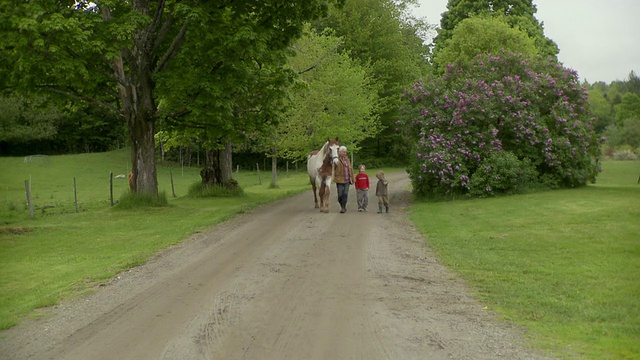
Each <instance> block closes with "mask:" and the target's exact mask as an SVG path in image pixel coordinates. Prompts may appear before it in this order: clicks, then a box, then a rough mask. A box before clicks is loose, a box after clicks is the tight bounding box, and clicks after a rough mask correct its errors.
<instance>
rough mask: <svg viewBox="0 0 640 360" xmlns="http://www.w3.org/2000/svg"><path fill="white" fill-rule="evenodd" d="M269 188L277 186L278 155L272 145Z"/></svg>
mask: <svg viewBox="0 0 640 360" xmlns="http://www.w3.org/2000/svg"><path fill="white" fill-rule="evenodd" d="M271 186H273V187H276V186H278V155H277V153H276V146H275V145H273V153H272V154H271Z"/></svg>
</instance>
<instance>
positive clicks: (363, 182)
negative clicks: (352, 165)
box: [356, 173, 369, 190]
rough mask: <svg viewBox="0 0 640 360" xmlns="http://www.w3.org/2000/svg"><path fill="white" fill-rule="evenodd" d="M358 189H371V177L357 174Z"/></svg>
mask: <svg viewBox="0 0 640 360" xmlns="http://www.w3.org/2000/svg"><path fill="white" fill-rule="evenodd" d="M356 189H362V190H367V189H369V175H367V174H361V173H357V174H356Z"/></svg>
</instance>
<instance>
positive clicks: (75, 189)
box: [73, 176, 78, 212]
mask: <svg viewBox="0 0 640 360" xmlns="http://www.w3.org/2000/svg"><path fill="white" fill-rule="evenodd" d="M73 202H74V203H75V205H76V212H78V191H77V188H76V178H75V176H74V177H73Z"/></svg>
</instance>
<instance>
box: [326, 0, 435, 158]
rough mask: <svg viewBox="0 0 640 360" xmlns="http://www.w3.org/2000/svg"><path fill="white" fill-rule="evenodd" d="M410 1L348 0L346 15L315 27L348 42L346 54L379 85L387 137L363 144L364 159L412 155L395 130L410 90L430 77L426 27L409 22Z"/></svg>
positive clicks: (383, 134)
mask: <svg viewBox="0 0 640 360" xmlns="http://www.w3.org/2000/svg"><path fill="white" fill-rule="evenodd" d="M406 5H407V1H392V0H346V2H345V5H344V7H343V8H341V9H340V10H335V11H331V12H330V15H329V17H328V18H326V19H324V20H323V21H321V22H318V23H315V24H314V27H315V28H316V29H318V30H320V31H321V30H323V29H324V28H326V27H329V28H332V29H334V30H335V35H336V36H339V37H341V38H342V39H343V43H342V45H341V47H340V50H347V51H348V52H349V55H350V56H351V57H352V58H353V59H356V60H358V61H359V62H360V64H361V65H362V66H364V67H365V69H367V72H368V74H369V76H370V77H371V78H372V79H373V80H374V81H375V82H376V83H377V84H378V96H379V98H380V100H379V108H378V114H379V117H380V122H381V124H382V127H383V128H382V131H381V133H380V134H379V135H378V136H377V137H375V138H373V139H368V140H366V141H364V142H363V144H362V147H363V151H362V153H363V155H365V156H367V157H368V158H370V159H372V158H381V157H384V156H386V157H387V159H391V160H392V161H398V159H403V158H404V156H405V154H406V147H405V145H406V144H404V142H403V138H402V137H401V136H399V135H398V134H397V132H396V131H395V125H394V124H395V121H396V120H397V118H398V108H399V107H400V104H401V94H402V91H403V90H404V88H406V87H407V86H410V85H411V84H412V83H414V82H415V81H416V80H418V79H420V78H421V77H423V76H425V75H426V74H428V73H430V67H429V64H428V62H427V55H428V48H427V46H426V45H424V44H423V41H422V39H421V38H420V35H421V34H422V33H423V32H424V31H426V30H427V29H426V26H427V25H426V24H425V23H424V22H422V21H420V20H419V19H408V18H407V14H406V12H404V11H403V9H406V7H405V6H406Z"/></svg>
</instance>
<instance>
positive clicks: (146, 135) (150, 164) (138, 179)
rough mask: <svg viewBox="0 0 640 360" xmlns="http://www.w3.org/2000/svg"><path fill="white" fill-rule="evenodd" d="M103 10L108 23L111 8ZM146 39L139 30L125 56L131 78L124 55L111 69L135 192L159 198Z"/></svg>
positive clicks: (150, 57)
mask: <svg viewBox="0 0 640 360" xmlns="http://www.w3.org/2000/svg"><path fill="white" fill-rule="evenodd" d="M101 10H102V15H103V17H104V19H105V20H108V19H109V17H110V16H109V10H108V7H106V8H104V9H101ZM147 35H148V34H147V33H146V31H140V30H139V31H137V32H135V33H134V35H133V47H132V49H131V51H130V52H128V53H127V55H126V56H127V57H126V60H127V65H128V66H127V68H126V70H128V71H129V77H127V73H126V70H125V66H124V60H123V56H124V55H121V56H120V57H118V58H117V59H115V60H114V62H113V64H112V66H113V71H114V74H115V77H116V78H117V79H118V93H119V95H120V101H121V102H122V112H123V115H124V118H125V120H126V121H127V126H128V128H129V139H130V141H131V164H132V168H131V173H132V183H133V186H132V191H133V192H136V193H139V194H145V195H149V196H153V197H157V196H158V177H157V174H156V150H155V142H154V135H155V120H156V110H157V109H156V104H155V101H154V99H153V90H154V88H155V83H154V82H153V79H152V75H151V63H152V61H153V47H152V46H151V47H150V46H149V44H148V42H147V38H148V36H147ZM123 54H124V53H123Z"/></svg>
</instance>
